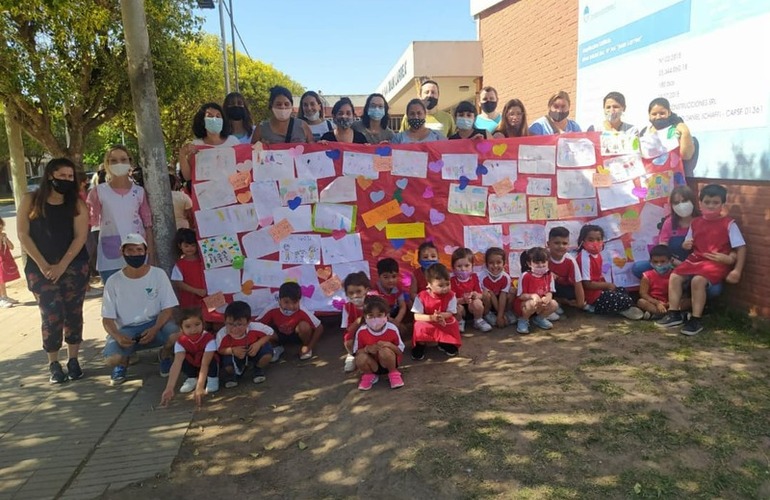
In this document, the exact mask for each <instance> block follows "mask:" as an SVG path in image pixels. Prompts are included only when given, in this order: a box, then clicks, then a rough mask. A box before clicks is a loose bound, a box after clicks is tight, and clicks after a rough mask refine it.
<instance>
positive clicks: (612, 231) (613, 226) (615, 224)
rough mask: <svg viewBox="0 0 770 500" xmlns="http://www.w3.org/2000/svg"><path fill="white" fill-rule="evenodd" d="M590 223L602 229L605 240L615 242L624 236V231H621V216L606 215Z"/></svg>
mask: <svg viewBox="0 0 770 500" xmlns="http://www.w3.org/2000/svg"><path fill="white" fill-rule="evenodd" d="M588 223H589V224H593V225H595V226H599V227H600V228H602V229H603V230H604V239H605V240H614V239H615V238H620V237H621V236H622V235H623V231H622V230H621V229H620V214H609V215H605V216H604V217H599V218H598V219H594V220H592V221H589V222H588Z"/></svg>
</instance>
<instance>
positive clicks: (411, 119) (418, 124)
mask: <svg viewBox="0 0 770 500" xmlns="http://www.w3.org/2000/svg"><path fill="white" fill-rule="evenodd" d="M427 113H428V110H427V109H426V108H425V103H424V102H422V100H421V99H412V100H411V101H409V104H407V105H406V115H404V117H405V118H406V123H407V126H408V127H409V128H408V129H407V130H404V131H403V132H399V133H397V134H396V135H394V136H393V144H412V143H415V142H433V141H443V140H445V139H446V137H444V136H443V135H442V134H441V133H439V132H436V131H435V130H432V129H429V128H428V127H426V126H425V116H426V115H427Z"/></svg>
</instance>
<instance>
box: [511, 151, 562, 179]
mask: <svg viewBox="0 0 770 500" xmlns="http://www.w3.org/2000/svg"><path fill="white" fill-rule="evenodd" d="M519 173H520V174H544V175H553V174H555V173H556V147H555V146H530V145H526V144H522V145H521V146H519Z"/></svg>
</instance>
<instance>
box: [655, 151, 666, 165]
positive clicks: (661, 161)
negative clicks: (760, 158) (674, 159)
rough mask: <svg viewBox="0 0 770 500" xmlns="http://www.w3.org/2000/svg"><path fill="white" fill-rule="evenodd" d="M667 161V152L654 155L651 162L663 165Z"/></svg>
mask: <svg viewBox="0 0 770 500" xmlns="http://www.w3.org/2000/svg"><path fill="white" fill-rule="evenodd" d="M667 161H668V153H663V154H662V155H660V156H656V157H655V158H653V159H652V164H653V165H657V166H660V165H665V164H666V162H667Z"/></svg>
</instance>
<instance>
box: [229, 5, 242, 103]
mask: <svg viewBox="0 0 770 500" xmlns="http://www.w3.org/2000/svg"><path fill="white" fill-rule="evenodd" d="M230 40H232V42H233V77H235V82H234V83H235V91H236V92H240V91H241V89H240V87H239V86H238V59H237V54H236V51H235V19H233V0H230ZM228 93H229V92H228Z"/></svg>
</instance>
